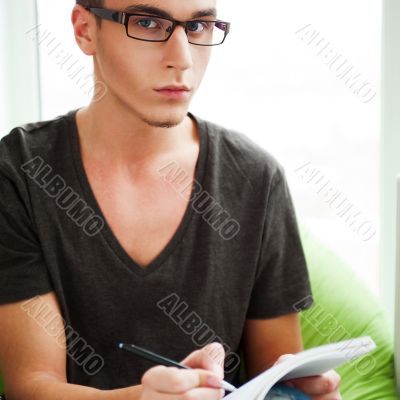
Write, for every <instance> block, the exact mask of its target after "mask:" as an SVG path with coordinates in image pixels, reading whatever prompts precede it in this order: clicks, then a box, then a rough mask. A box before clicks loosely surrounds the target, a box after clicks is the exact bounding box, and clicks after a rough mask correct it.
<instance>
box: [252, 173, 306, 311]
mask: <svg viewBox="0 0 400 400" xmlns="http://www.w3.org/2000/svg"><path fill="white" fill-rule="evenodd" d="M281 168H282V167H280V168H279V169H278V172H277V174H276V176H275V177H274V178H275V179H273V183H272V184H271V189H270V192H269V195H268V201H267V206H266V212H265V219H264V228H263V234H262V242H261V249H260V254H259V262H258V266H257V268H258V269H257V273H256V279H255V283H254V286H253V290H252V294H251V298H250V303H249V308H248V312H247V318H249V319H266V318H274V317H278V316H281V315H285V314H290V313H294V312H297V311H300V310H302V309H306V308H309V307H310V306H311V305H312V304H313V299H312V292H311V285H310V281H309V275H308V270H307V265H306V260H305V256H304V252H303V248H302V244H301V240H300V235H299V229H298V225H297V220H296V215H295V210H294V206H293V202H292V198H291V195H290V192H289V188H288V184H287V182H286V178H285V174H284V171H283V169H281Z"/></svg>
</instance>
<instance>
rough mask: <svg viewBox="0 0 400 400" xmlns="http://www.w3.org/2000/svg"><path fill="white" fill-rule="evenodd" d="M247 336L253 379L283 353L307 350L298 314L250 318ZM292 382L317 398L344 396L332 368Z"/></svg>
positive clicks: (248, 364)
mask: <svg viewBox="0 0 400 400" xmlns="http://www.w3.org/2000/svg"><path fill="white" fill-rule="evenodd" d="M243 335H244V336H243V341H244V342H243V346H244V347H243V349H244V357H245V364H246V370H247V373H248V376H249V378H252V377H254V376H255V375H257V374H259V373H261V372H263V371H264V370H265V369H267V368H269V367H271V366H272V365H273V364H274V363H275V362H276V361H277V360H278V359H279V357H280V356H282V355H285V354H288V353H297V352H299V351H301V350H303V341H302V337H301V327H300V319H299V316H298V314H288V315H284V316H281V317H277V318H271V319H257V320H256V319H248V320H246V324H245V328H244V332H243ZM278 362H279V360H278ZM288 382H289V381H288ZM290 383H291V384H292V385H293V386H295V387H296V388H297V389H300V390H302V391H303V392H305V393H306V394H309V395H311V396H312V399H315V400H316V399H322V398H323V399H324V400H338V399H341V397H340V392H339V384H340V376H339V375H338V374H337V373H336V372H335V371H329V372H327V373H326V374H323V375H321V376H318V377H309V378H300V379H292V380H290Z"/></svg>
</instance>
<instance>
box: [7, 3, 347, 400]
mask: <svg viewBox="0 0 400 400" xmlns="http://www.w3.org/2000/svg"><path fill="white" fill-rule="evenodd" d="M215 7H216V1H215V0H187V1H181V0H163V1H162V2H157V1H156V0H148V1H147V2H146V4H139V0H130V1H128V0H105V1H101V0H98V1H94V0H93V1H86V2H83V1H81V2H80V3H79V4H77V5H76V6H75V7H74V9H73V12H72V23H73V27H74V32H75V37H76V41H77V43H78V45H79V47H80V49H81V50H82V51H83V52H84V53H85V54H86V55H88V56H93V60H94V71H95V77H96V82H98V83H100V86H101V87H105V88H106V93H105V95H104V96H97V94H98V93H96V94H95V96H94V98H93V100H92V102H91V103H90V104H89V105H88V106H87V107H84V108H81V109H79V110H73V111H70V112H69V113H67V114H65V115H62V116H59V117H58V118H55V119H53V120H51V121H42V122H39V123H35V124H27V125H25V126H23V127H18V128H16V129H14V130H13V131H12V132H10V134H9V135H7V136H5V137H4V138H3V139H2V141H1V145H0V156H1V158H0V160H1V161H0V193H1V199H0V279H1V283H2V285H1V286H2V290H1V294H0V303H1V304H3V305H2V306H1V307H0V318H1V325H2V330H1V338H0V369H1V370H2V372H3V375H4V380H5V387H6V395H7V396H9V398H10V399H12V400H19V399H27V398H29V399H30V400H36V399H41V400H46V399H51V400H58V399H60V400H61V399H67V398H68V399H80V400H85V399H88V400H89V399H102V398H104V399H115V400H117V399H127V398H130V399H132V400H133V399H139V398H141V399H142V400H147V399H150V398H151V399H152V400H157V399H160V400H161V399H165V400H167V399H179V398H182V399H183V398H191V399H203V400H205V399H207V398H210V399H211V398H219V397H220V396H221V392H220V390H219V389H216V388H215V385H213V384H211V383H205V382H207V379H206V380H204V379H203V378H204V376H205V374H206V375H207V376H210V373H211V372H213V373H214V374H211V375H213V376H214V378H218V379H221V378H222V373H223V372H224V371H225V379H226V380H228V381H230V382H232V383H238V382H239V364H238V362H237V361H239V355H241V354H242V353H243V356H244V361H245V364H246V371H247V375H248V377H252V376H254V375H256V374H257V373H259V372H261V371H263V370H264V369H266V368H267V367H269V366H271V365H272V364H273V363H274V362H276V360H277V359H278V357H279V356H281V355H282V354H285V353H294V352H297V351H299V350H301V349H302V340H301V333H300V324H299V319H298V316H297V314H296V312H295V311H298V310H299V309H301V308H306V307H309V306H310V303H308V304H307V303H304V302H302V301H303V299H305V298H308V297H309V295H310V293H311V291H310V286H309V281H308V275H307V269H306V265H305V260H304V254H303V252H302V248H301V243H300V239H299V234H298V230H297V225H296V220H295V214H294V210H293V206H292V203H291V199H290V195H289V191H288V187H287V184H286V180H285V176H284V172H283V169H282V167H281V166H280V164H279V163H278V162H277V161H276V160H275V159H274V158H273V157H272V156H271V155H269V154H268V153H267V152H266V151H264V150H263V149H261V148H259V147H258V146H257V145H255V144H254V143H253V142H252V141H250V140H249V139H247V138H246V136H244V135H242V134H241V133H239V132H234V131H229V130H226V129H224V128H223V127H220V126H218V125H217V124H214V123H212V122H210V121H206V120H204V119H202V118H200V117H198V116H194V115H193V114H192V113H190V112H188V107H189V104H190V101H191V99H192V98H193V96H194V94H195V92H196V91H197V89H198V88H199V85H200V82H201V80H202V78H203V75H204V73H205V70H206V67H207V65H208V62H209V59H210V55H211V48H212V47H211V46H210V45H214V44H221V43H222V42H223V40H224V39H225V37H226V35H227V33H228V31H229V24H228V23H227V22H224V21H218V22H213V21H215V20H216V11H215ZM171 20H177V21H189V22H187V23H186V24H184V23H180V24H178V23H173V22H171ZM210 95H214V94H210ZM118 341H123V342H128V343H135V344H137V345H139V346H140V345H142V346H143V347H146V348H149V349H151V350H153V351H154V352H156V353H161V354H164V355H165V356H167V357H169V358H173V359H177V360H181V359H183V358H184V357H186V356H187V355H188V354H189V353H192V352H194V353H192V354H191V355H190V356H189V357H190V358H189V359H187V362H188V364H189V365H190V366H192V367H194V368H197V369H196V370H195V371H189V372H188V371H181V370H179V371H176V370H174V369H171V368H163V367H154V368H152V369H151V370H150V371H148V372H147V373H146V375H144V376H143V374H144V373H145V372H146V371H147V370H148V369H149V368H150V367H151V364H149V363H148V362H147V361H145V360H141V359H138V358H137V357H135V356H133V355H132V354H129V353H126V352H122V351H121V350H119V349H118V348H117V345H116V343H117V342H118ZM212 341H214V342H220V343H222V344H223V346H224V348H225V350H226V352H227V353H226V360H225V365H224V371H221V367H220V368H219V369H218V367H216V366H215V359H214V356H215V354H214V355H213V356H210V357H206V361H205V360H204V353H203V352H204V350H197V352H196V349H200V348H206V347H205V346H206V345H207V344H208V343H210V342H212ZM214 346H215V345H214ZM207 348H208V347H207ZM199 351H200V352H201V353H200V354H201V357H199ZM219 354H220V353H219ZM206 370H209V372H206ZM196 376H197V378H196ZM177 381H178V382H179V383H178V384H176V382H177ZM140 383H143V386H142V385H140ZM292 384H293V385H294V386H295V387H297V388H298V389H300V390H302V391H303V392H304V393H306V394H308V395H309V396H310V397H311V398H312V399H314V400H322V399H326V400H328V399H338V398H340V394H339V389H338V386H339V376H338V375H337V374H336V373H335V372H334V371H331V372H329V373H327V374H326V375H324V376H320V377H313V378H308V379H302V380H296V381H293V382H292ZM204 386H206V387H204ZM213 388H214V389H213ZM216 396H217V397H216Z"/></svg>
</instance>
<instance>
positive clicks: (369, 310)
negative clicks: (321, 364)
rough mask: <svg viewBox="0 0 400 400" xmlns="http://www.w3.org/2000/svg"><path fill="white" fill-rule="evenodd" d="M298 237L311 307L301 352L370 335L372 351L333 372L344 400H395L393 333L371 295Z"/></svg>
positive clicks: (310, 241)
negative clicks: (308, 285)
mask: <svg viewBox="0 0 400 400" xmlns="http://www.w3.org/2000/svg"><path fill="white" fill-rule="evenodd" d="M300 234H301V239H302V243H303V248H304V252H305V255H306V259H307V264H308V269H309V273H310V279H311V285H312V289H313V294H314V300H315V304H314V306H313V307H311V308H309V309H308V310H305V311H303V312H301V313H300V317H301V327H302V335H303V341H304V347H305V348H306V349H307V348H311V347H315V346H319V345H322V344H326V343H333V342H337V341H340V340H346V339H351V338H353V337H358V336H367V335H368V336H371V337H372V339H373V340H374V341H375V343H376V345H377V348H376V350H374V352H371V353H370V354H367V355H365V356H363V357H362V358H359V359H356V360H354V361H351V362H349V363H346V364H344V365H343V366H341V367H339V368H337V372H338V373H339V374H340V375H341V377H342V382H341V393H342V396H343V399H345V400H395V399H399V398H400V397H399V396H397V395H396V384H395V373H394V345H393V335H392V332H393V328H392V326H391V324H390V323H389V321H388V319H387V316H386V314H385V310H384V308H383V307H382V305H381V304H380V303H379V301H378V300H377V299H376V297H375V296H374V294H373V293H372V292H371V291H370V290H369V289H367V288H366V287H365V286H364V284H363V283H362V281H360V279H359V277H358V276H357V275H356V274H355V273H354V272H353V271H352V270H351V268H350V267H349V266H347V265H346V264H345V263H344V262H343V260H341V259H340V258H339V257H338V256H336V255H335V254H334V252H333V251H331V250H329V249H328V248H327V247H326V246H324V245H323V244H322V243H321V242H319V241H318V240H317V239H316V238H315V237H314V236H313V235H312V234H311V233H310V232H309V231H308V230H307V229H306V228H305V227H304V226H300Z"/></svg>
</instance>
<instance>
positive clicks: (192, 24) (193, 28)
mask: <svg viewBox="0 0 400 400" xmlns="http://www.w3.org/2000/svg"><path fill="white" fill-rule="evenodd" d="M210 25H211V23H210V22H207V21H189V22H188V24H187V29H188V30H189V31H190V32H195V33H201V32H204V31H205V30H207V29H210Z"/></svg>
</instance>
